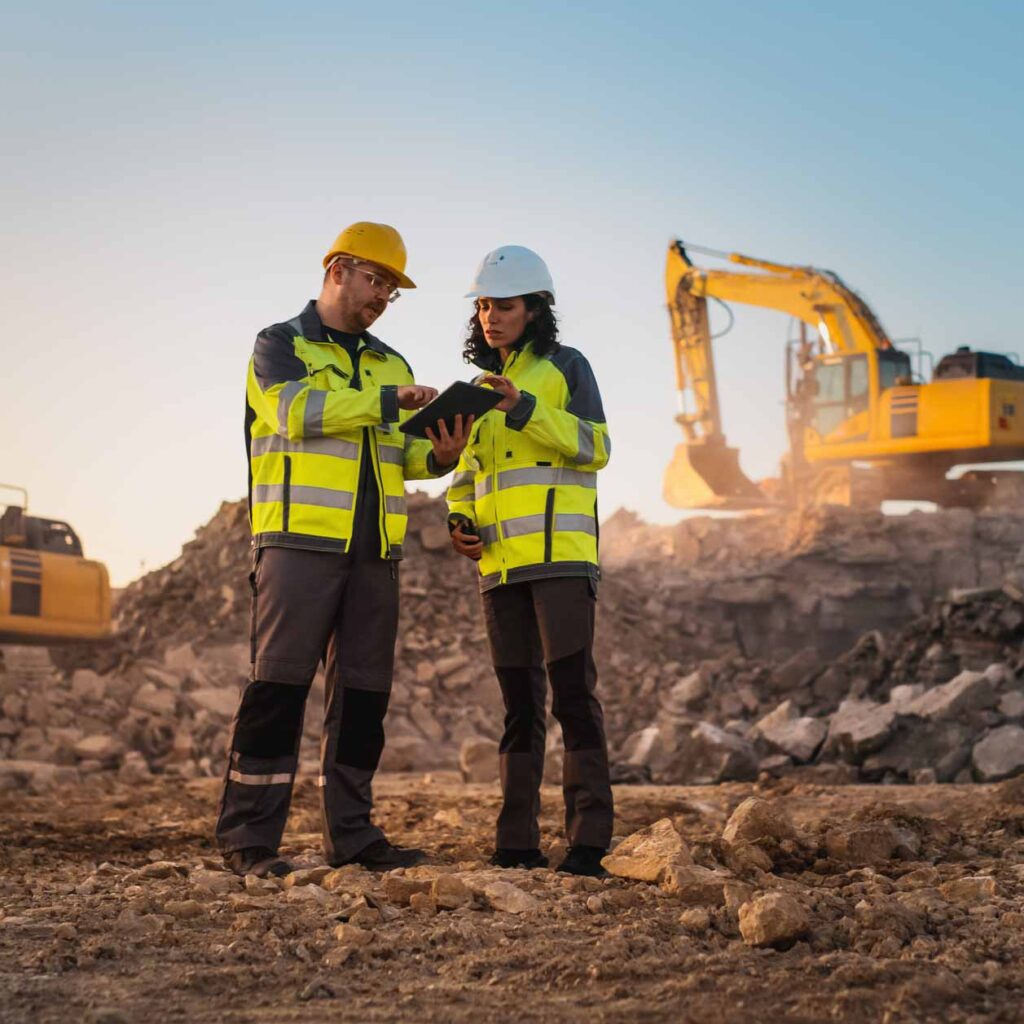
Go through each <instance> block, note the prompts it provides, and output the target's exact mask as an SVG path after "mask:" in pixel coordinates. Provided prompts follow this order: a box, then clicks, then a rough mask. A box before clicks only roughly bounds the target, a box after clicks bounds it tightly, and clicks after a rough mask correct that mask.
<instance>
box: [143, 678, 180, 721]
mask: <svg viewBox="0 0 1024 1024" xmlns="http://www.w3.org/2000/svg"><path fill="white" fill-rule="evenodd" d="M177 703H178V699H177V697H176V696H175V694H174V693H173V692H171V691H170V690H165V689H161V688H160V687H158V686H157V685H156V684H155V683H143V684H142V685H141V686H140V687H139V688H138V689H137V690H136V691H135V696H134V697H132V707H133V708H138V709H139V710H140V711H148V712H149V713H150V714H152V715H158V716H160V717H168V718H169V717H170V716H171V715H173V714H174V709H175V707H176V706H177Z"/></svg>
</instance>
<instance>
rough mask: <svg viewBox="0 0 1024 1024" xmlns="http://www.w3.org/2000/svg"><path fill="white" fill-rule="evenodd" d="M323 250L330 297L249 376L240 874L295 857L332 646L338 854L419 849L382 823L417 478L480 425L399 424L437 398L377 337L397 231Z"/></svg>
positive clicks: (329, 822) (225, 808)
mask: <svg viewBox="0 0 1024 1024" xmlns="http://www.w3.org/2000/svg"><path fill="white" fill-rule="evenodd" d="M323 263H324V270H325V275H324V280H323V287H322V290H321V292H320V297H319V299H317V300H316V301H313V302H310V303H309V304H308V305H307V306H306V308H305V309H304V310H303V311H302V312H301V313H300V314H299V315H298V316H297V317H295V318H294V319H293V320H289V321H288V322H287V323H280V324H275V325H274V326H272V327H268V328H267V329H266V330H264V331H262V332H261V333H260V334H259V336H258V337H257V339H256V348H255V352H254V353H253V357H252V359H251V360H250V363H249V371H248V380H247V385H246V418H245V436H246V446H247V449H248V455H249V517H250V522H251V525H252V533H253V571H252V574H251V575H250V583H251V585H252V631H251V657H252V673H251V676H250V682H249V683H248V685H247V686H246V688H245V690H244V692H243V694H242V699H241V703H240V705H239V708H238V712H237V714H236V716H235V721H234V725H233V728H232V735H231V747H230V754H229V763H228V772H227V778H226V780H225V784H224V791H223V795H222V798H221V803H220V811H219V816H218V820H217V842H218V844H219V846H220V849H221V850H222V852H223V853H224V857H225V861H226V862H227V864H228V865H229V867H231V869H232V870H233V871H235V872H236V873H238V874H240V875H245V874H249V873H252V874H256V875H268V874H269V875H283V874H286V873H288V872H289V871H290V870H291V868H290V866H289V865H288V863H287V862H286V861H284V860H282V859H281V858H280V857H279V856H278V848H279V845H280V841H281V836H282V834H283V832H284V827H285V822H286V820H287V817H288V806H289V803H290V801H291V794H292V785H293V782H294V779H295V770H296V766H297V763H298V751H299V742H300V739H301V736H302V720H303V714H304V709H305V703H306V697H307V695H308V693H309V688H310V685H311V684H312V681H313V676H314V673H315V671H316V668H317V664H318V662H319V661H320V660H321V658H324V659H325V664H326V708H325V716H324V727H323V734H322V740H321V751H320V753H321V775H320V779H319V784H320V787H321V791H320V792H321V809H322V817H323V829H324V846H325V854H326V856H327V859H328V861H329V862H330V863H331V864H332V865H335V866H337V865H340V864H348V863H359V864H362V865H364V866H365V867H367V868H370V869H373V870H387V869H390V868H395V867H400V866H410V865H412V864H415V863H417V862H419V861H420V860H422V859H423V853H422V851H420V850H411V849H402V848H400V847H397V846H393V845H392V844H391V843H390V842H388V840H387V839H386V838H385V837H384V834H383V833H382V832H381V830H380V829H379V828H377V827H376V826H374V825H372V824H371V822H370V811H371V809H372V795H371V784H372V780H373V775H374V772H375V770H376V768H377V764H378V762H379V760H380V755H381V752H382V750H383V746H384V729H383V722H384V714H385V712H386V710H387V705H388V697H389V694H390V691H391V677H392V671H393V667H394V648H395V638H396V632H397V626H398V572H397V563H398V561H399V560H400V559H401V557H402V541H403V538H404V536H405V530H406V508H405V480H418V479H425V478H428V477H436V476H441V475H443V474H445V473H447V472H448V471H449V470H450V469H451V468H452V467H453V466H454V464H455V463H456V462H457V461H458V458H459V455H460V454H461V452H462V449H463V447H464V446H465V442H466V439H467V436H468V432H469V428H470V427H471V425H472V424H471V422H470V423H468V424H467V425H466V429H465V430H463V429H462V424H461V422H459V423H457V429H456V431H455V433H454V434H452V435H449V434H448V432H447V430H445V429H444V424H443V423H439V425H438V433H437V435H436V436H435V435H434V434H433V433H431V435H430V436H431V440H429V441H423V440H418V439H416V438H412V437H410V436H409V435H406V434H403V433H402V432H401V431H400V430H399V429H398V427H399V423H400V422H401V421H402V420H404V419H406V418H407V417H408V416H409V415H411V411H412V410H414V409H418V408H421V407H422V406H424V405H426V404H427V403H428V402H429V401H431V400H432V399H433V398H434V397H435V396H436V394H437V392H436V391H435V390H434V389H433V388H428V387H421V386H418V385H417V384H416V383H415V382H414V380H413V375H412V371H411V370H410V368H409V365H408V363H406V361H405V360H404V359H403V358H402V357H401V356H400V355H399V354H398V353H397V352H395V351H394V349H391V348H389V347H388V346H387V345H385V344H384V343H383V342H382V341H379V340H378V339H377V338H375V337H374V336H373V335H371V334H369V333H368V328H369V327H371V326H372V325H373V324H374V322H375V321H376V320H377V319H378V317H379V316H380V315H381V314H382V313H383V312H384V310H385V309H387V306H388V303H389V302H393V301H394V300H395V299H396V298H398V291H397V289H398V288H399V287H401V288H415V287H416V286H415V285H414V284H413V282H412V281H411V280H409V278H408V277H406V275H405V264H406V251H405V245H404V243H403V241H402V238H401V236H400V235H399V234H398V232H397V231H396V230H395V229H394V228H392V227H389V226H387V225H385V224H372V223H368V222H360V223H357V224H353V225H351V226H350V227H348V228H346V229H345V230H344V231H342V233H341V234H340V235H339V236H338V238H337V240H336V241H335V243H334V245H333V246H332V247H331V250H330V252H328V253H327V255H326V256H325V257H324V261H323Z"/></svg>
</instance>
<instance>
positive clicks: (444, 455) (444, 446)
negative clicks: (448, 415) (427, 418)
mask: <svg viewBox="0 0 1024 1024" xmlns="http://www.w3.org/2000/svg"><path fill="white" fill-rule="evenodd" d="M453 427H454V432H453V433H451V434H449V433H448V425H447V424H446V423H445V421H444V420H438V421H437V434H436V435H435V434H434V432H433V431H432V430H431V429H430V427H427V428H425V430H424V431H423V432H424V433H425V434H426V435H427V440H428V441H430V443H431V444H432V445H433V446H434V462H435V463H437V466H438V468H442V467H446V466H454V465H455V463H456V462H458V461H459V456H460V455H461V454H462V449H463V448H465V447H466V444H467V443H468V442H469V435H470V433H471V432H472V430H473V417H472V416H468V417H467V418H466V425H465V426H463V425H462V413H461V412H460V413H458V414H457V415H456V417H455V423H454V424H453Z"/></svg>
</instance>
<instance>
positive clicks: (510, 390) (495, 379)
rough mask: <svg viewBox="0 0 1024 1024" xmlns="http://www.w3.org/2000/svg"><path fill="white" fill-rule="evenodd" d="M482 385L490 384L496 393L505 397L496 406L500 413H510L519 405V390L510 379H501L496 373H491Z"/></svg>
mask: <svg viewBox="0 0 1024 1024" xmlns="http://www.w3.org/2000/svg"><path fill="white" fill-rule="evenodd" d="M481 383H483V384H490V385H491V387H492V388H494V390H495V391H497V392H499V393H500V394H502V395H504V396H505V397H504V398H503V399H502V400H501V401H500V402H499V403H498V404H497V405H496V406H495V408H496V409H497V410H498V411H499V412H510V411H511V410H512V409H514V408H515V407H516V406H517V405H518V404H519V398H520V395H519V388H517V387H516V386H515V384H513V383H512V381H510V380H509V379H508V377H500V376H498V374H496V373H489V374H487V376H486V377H484V379H483V381H481Z"/></svg>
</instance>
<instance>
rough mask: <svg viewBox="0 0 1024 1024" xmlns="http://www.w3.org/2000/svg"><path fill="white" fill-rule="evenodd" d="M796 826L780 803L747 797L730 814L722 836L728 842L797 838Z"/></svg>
mask: <svg viewBox="0 0 1024 1024" xmlns="http://www.w3.org/2000/svg"><path fill="white" fill-rule="evenodd" d="M796 834H797V833H796V827H795V826H794V824H793V822H792V820H791V819H790V817H789V815H788V814H787V813H786V811H785V810H784V809H783V808H782V807H781V806H779V804H778V803H775V802H773V801H769V800H762V799H760V798H759V797H756V796H751V797H747V799H746V800H744V801H743V802H742V803H741V804H740V805H739V806H738V807H737V808H736V810H734V811H733V812H732V814H731V815H730V816H729V820H728V821H727V822H726V825H725V828H724V830H723V831H722V838H723V839H724V840H725V841H726V842H727V843H737V842H748V843H756V842H757V841H758V840H759V839H775V840H777V841H780V842H781V841H782V840H783V839H795V838H796Z"/></svg>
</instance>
